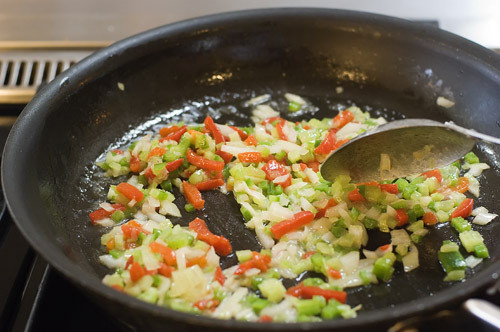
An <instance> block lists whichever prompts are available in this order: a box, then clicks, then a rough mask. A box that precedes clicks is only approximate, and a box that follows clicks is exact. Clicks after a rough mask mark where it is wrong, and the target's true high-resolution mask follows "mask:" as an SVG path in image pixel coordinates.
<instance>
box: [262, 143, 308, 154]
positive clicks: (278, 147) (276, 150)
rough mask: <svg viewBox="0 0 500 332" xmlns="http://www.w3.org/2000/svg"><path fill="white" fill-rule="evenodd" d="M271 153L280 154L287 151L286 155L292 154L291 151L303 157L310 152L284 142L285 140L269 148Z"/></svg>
mask: <svg viewBox="0 0 500 332" xmlns="http://www.w3.org/2000/svg"><path fill="white" fill-rule="evenodd" d="M269 151H270V152H271V153H279V152H281V151H285V152H286V153H290V152H291V151H297V152H298V153H299V155H301V156H303V155H305V154H306V153H308V152H309V151H308V150H307V149H306V148H304V147H302V146H300V145H297V144H295V143H292V142H288V141H284V140H278V141H277V142H276V143H275V144H273V145H271V146H270V147H269Z"/></svg>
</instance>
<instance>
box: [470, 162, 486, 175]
mask: <svg viewBox="0 0 500 332" xmlns="http://www.w3.org/2000/svg"><path fill="white" fill-rule="evenodd" d="M469 167H470V169H469V171H468V172H467V173H465V176H474V177H476V176H479V175H481V173H482V172H483V171H484V170H485V169H489V168H490V165H488V164H485V163H477V164H470V166H469Z"/></svg>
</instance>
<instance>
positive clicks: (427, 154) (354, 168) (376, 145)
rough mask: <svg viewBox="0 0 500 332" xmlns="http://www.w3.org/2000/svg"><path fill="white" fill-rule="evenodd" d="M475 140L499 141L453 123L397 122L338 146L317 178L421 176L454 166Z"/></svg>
mask: <svg viewBox="0 0 500 332" xmlns="http://www.w3.org/2000/svg"><path fill="white" fill-rule="evenodd" d="M478 140H483V141H487V142H491V143H495V144H500V139H499V138H496V137H491V136H488V135H484V134H481V133H478V132H476V131H474V130H471V129H466V128H463V127H460V126H457V125H456V124H454V123H453V122H445V123H441V122H437V121H433V120H428V119H405V120H397V121H393V122H389V123H387V124H383V125H381V126H379V127H377V128H375V129H373V130H370V131H368V132H365V133H363V134H361V135H359V136H357V137H356V138H354V139H352V140H350V141H349V142H348V143H346V144H344V145H342V146H341V147H340V148H339V149H337V150H336V151H334V153H332V154H331V155H330V156H329V157H328V158H327V160H326V161H325V162H324V163H323V165H322V166H321V175H322V176H323V178H325V179H326V180H329V181H334V180H335V177H336V176H337V175H340V174H345V175H349V176H350V177H351V180H352V181H353V182H355V183H362V182H370V181H381V180H392V179H396V178H400V177H405V176H409V175H414V174H421V173H423V172H425V171H427V170H430V169H434V168H439V167H444V166H446V165H449V164H451V163H453V162H455V161H456V160H458V159H459V158H461V157H463V156H464V155H465V154H466V153H467V152H469V151H470V150H471V149H472V147H473V146H474V144H475V143H476V142H477V141H478ZM381 159H382V160H383V161H382V163H381ZM387 161H389V163H390V166H389V165H388V164H387ZM381 166H383V167H382V168H381Z"/></svg>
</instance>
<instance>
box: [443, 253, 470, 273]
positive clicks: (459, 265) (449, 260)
mask: <svg viewBox="0 0 500 332" xmlns="http://www.w3.org/2000/svg"><path fill="white" fill-rule="evenodd" d="M438 258H439V262H440V263H441V266H442V267H443V269H444V271H445V272H446V273H449V272H451V271H455V270H465V268H466V267H467V264H465V260H464V258H463V256H462V254H461V253H460V252H459V251H450V252H442V251H439V252H438Z"/></svg>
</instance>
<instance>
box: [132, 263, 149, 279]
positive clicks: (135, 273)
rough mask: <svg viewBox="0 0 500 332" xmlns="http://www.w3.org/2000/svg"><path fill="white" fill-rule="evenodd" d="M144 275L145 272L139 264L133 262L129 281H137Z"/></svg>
mask: <svg viewBox="0 0 500 332" xmlns="http://www.w3.org/2000/svg"><path fill="white" fill-rule="evenodd" d="M144 275H146V271H145V270H144V268H143V267H142V266H141V264H139V263H137V262H133V263H132V266H131V267H130V280H132V282H136V281H139V280H140V279H141V278H142V277H144Z"/></svg>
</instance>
